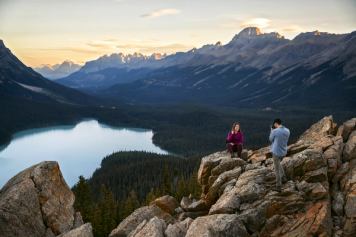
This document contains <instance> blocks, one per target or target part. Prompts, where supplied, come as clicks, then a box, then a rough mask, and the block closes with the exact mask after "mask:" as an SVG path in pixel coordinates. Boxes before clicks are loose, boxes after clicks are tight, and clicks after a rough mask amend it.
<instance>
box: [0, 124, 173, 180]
mask: <svg viewBox="0 0 356 237" xmlns="http://www.w3.org/2000/svg"><path fill="white" fill-rule="evenodd" d="M152 138H153V131H152V130H151V129H144V128H137V127H129V126H120V127H118V126H112V125H108V124H106V123H102V122H100V121H98V120H96V119H93V118H88V117H86V118H83V119H82V120H81V121H79V122H78V123H72V124H66V125H63V124H61V125H59V126H58V125H57V126H47V127H41V128H32V129H27V130H22V131H19V132H17V133H15V134H13V135H12V139H11V142H10V143H9V144H7V145H3V146H2V147H1V150H0V158H1V159H0V161H1V167H0V170H2V171H0V173H3V175H2V177H1V182H2V183H3V184H5V183H6V182H7V180H8V178H9V177H11V176H13V175H15V174H16V173H17V172H18V170H19V169H20V168H22V169H25V168H28V167H30V166H32V165H34V164H37V163H39V162H42V161H48V160H55V161H57V162H59V163H60V165H61V167H62V168H63V169H64V174H65V176H66V177H67V180H68V184H69V185H70V186H72V185H74V184H75V182H76V181H77V177H79V175H83V176H85V177H90V176H91V175H92V174H93V172H94V171H95V170H96V169H97V168H99V167H100V164H101V161H102V159H103V158H104V157H106V156H108V155H110V154H112V153H114V152H118V151H126V152H131V151H145V152H153V153H157V154H170V155H174V154H172V153H170V152H169V151H167V150H164V149H163V148H161V147H159V146H157V145H156V144H154V143H153V139H152Z"/></svg>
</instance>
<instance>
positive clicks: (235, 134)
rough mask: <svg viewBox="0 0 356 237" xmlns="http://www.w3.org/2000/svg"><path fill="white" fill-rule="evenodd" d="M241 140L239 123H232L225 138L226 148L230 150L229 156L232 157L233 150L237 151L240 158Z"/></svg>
mask: <svg viewBox="0 0 356 237" xmlns="http://www.w3.org/2000/svg"><path fill="white" fill-rule="evenodd" d="M243 142H244V136H243V134H242V132H241V129H240V124H239V123H234V124H233V125H232V128H231V131H230V132H229V133H228V134H227V138H226V144H227V150H228V151H229V152H230V154H231V158H232V157H234V153H235V152H237V157H240V158H241V152H242V145H243Z"/></svg>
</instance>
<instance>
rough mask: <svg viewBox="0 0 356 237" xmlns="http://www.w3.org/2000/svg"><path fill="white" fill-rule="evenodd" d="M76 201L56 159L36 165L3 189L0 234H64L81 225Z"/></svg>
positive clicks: (9, 182) (0, 203) (0, 207)
mask: <svg viewBox="0 0 356 237" xmlns="http://www.w3.org/2000/svg"><path fill="white" fill-rule="evenodd" d="M73 203H74V194H73V193H72V191H71V190H70V189H69V187H68V185H67V184H66V182H65V181H64V179H63V177H62V174H61V171H60V169H59V165H58V163H57V162H53V161H45V162H41V163H39V164H37V165H34V166H32V167H30V168H28V169H26V170H24V171H22V172H20V173H19V174H17V175H16V176H14V177H13V178H12V179H10V180H9V181H8V182H7V183H6V184H5V186H4V187H3V188H2V189H1V191H0V236H6V237H12V236H14V237H16V236H33V237H37V236H39V237H40V236H41V237H42V236H56V235H60V234H64V233H66V232H68V231H70V230H72V229H73V228H75V227H78V225H80V224H82V223H81V222H80V221H76V223H75V216H76V215H75V212H74V208H73ZM78 215H79V214H77V216H78ZM76 219H78V217H77V218H76ZM89 225H90V224H89ZM90 228H91V227H90ZM85 236H89V235H85Z"/></svg>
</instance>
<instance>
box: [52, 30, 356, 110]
mask: <svg viewBox="0 0 356 237" xmlns="http://www.w3.org/2000/svg"><path fill="white" fill-rule="evenodd" d="M251 32H254V33H251ZM240 33H241V32H240ZM241 34H242V35H246V34H247V35H249V34H251V35H253V37H250V36H248V37H247V38H246V37H242V36H241V35H240V37H237V36H238V35H239V34H237V35H236V36H235V37H234V38H233V40H231V41H230V42H228V43H227V44H225V45H222V44H221V43H217V44H210V45H204V46H202V47H201V48H194V49H192V50H189V51H187V52H184V53H183V52H180V53H176V54H173V55H168V56H166V57H164V58H163V59H161V60H158V61H157V60H156V61H151V62H149V63H145V64H144V65H143V64H141V66H142V67H141V66H140V67H137V66H138V65H139V64H137V65H136V66H133V67H121V68H114V67H111V68H107V69H104V70H101V71H96V72H91V73H86V72H83V71H79V72H77V73H75V74H73V75H71V76H69V77H67V78H63V79H60V80H59V81H58V82H59V83H62V84H64V85H66V86H70V87H73V88H77V89H80V90H82V91H85V92H88V93H93V94H95V95H97V96H100V97H104V98H109V99H112V100H120V101H124V102H126V103H129V104H139V103H149V104H157V103H162V102H163V103H203V104H214V105H219V106H221V105H224V104H225V105H227V106H231V105H233V104H234V105H235V106H247V107H249V106H258V107H276V106H283V105H288V104H290V105H293V106H307V107H318V106H323V104H322V103H323V102H322V101H323V100H326V99H327V98H329V95H328V94H332V95H333V101H332V103H331V104H332V106H333V107H334V108H337V107H338V106H341V107H347V108H352V107H353V106H352V104H353V103H356V96H355V94H356V93H355V92H356V91H355V89H354V88H355V87H356V85H355V80H354V79H353V78H355V76H356V72H355V68H356V48H355V46H354V45H355V44H356V37H355V36H354V35H355V32H351V33H349V34H329V33H321V32H318V31H314V32H311V33H310V32H309V33H301V34H299V35H298V36H297V37H295V38H294V39H293V40H288V39H284V38H283V37H280V36H279V35H278V34H277V33H266V34H264V33H262V32H261V31H260V30H258V29H257V28H247V29H245V30H243V31H242V33H241ZM282 85H283V86H282ZM319 88H320V89H319ZM318 90H320V91H321V92H320V93H319V92H318ZM318 93H319V94H318ZM271 95H272V97H273V98H272V97H271ZM319 95H320V96H319ZM346 98H347V99H346Z"/></svg>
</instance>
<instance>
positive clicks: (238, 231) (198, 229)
mask: <svg viewBox="0 0 356 237" xmlns="http://www.w3.org/2000/svg"><path fill="white" fill-rule="evenodd" d="M196 236H201V237H210V236H214V237H236V236H239V237H245V236H249V234H248V233H247V231H246V228H245V227H244V225H243V224H242V222H241V221H240V220H239V219H238V216H237V215H236V214H216V215H209V216H203V217H198V218H197V219H195V220H194V221H193V222H192V224H191V225H190V226H189V229H188V231H187V234H186V237H196Z"/></svg>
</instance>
